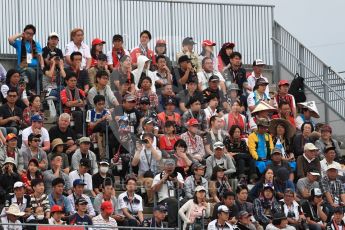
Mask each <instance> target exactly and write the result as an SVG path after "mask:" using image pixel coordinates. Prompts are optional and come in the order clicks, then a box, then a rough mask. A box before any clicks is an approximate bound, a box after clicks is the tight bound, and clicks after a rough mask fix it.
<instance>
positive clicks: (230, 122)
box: [223, 100, 247, 137]
mask: <svg viewBox="0 0 345 230" xmlns="http://www.w3.org/2000/svg"><path fill="white" fill-rule="evenodd" d="M230 106H231V107H230V108H231V109H230V112H229V113H226V114H224V116H223V120H224V122H225V124H224V125H225V128H224V129H225V130H226V131H228V132H230V130H231V127H232V126H234V125H235V126H238V127H239V128H240V129H241V136H242V137H245V136H246V135H247V134H246V133H247V118H246V117H245V116H244V115H243V114H241V107H242V103H241V102H240V101H239V100H236V101H233V102H231V104H230Z"/></svg>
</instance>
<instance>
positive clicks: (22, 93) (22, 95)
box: [0, 69, 29, 109]
mask: <svg viewBox="0 0 345 230" xmlns="http://www.w3.org/2000/svg"><path fill="white" fill-rule="evenodd" d="M9 90H15V91H17V94H18V97H16V98H15V99H16V105H17V106H18V107H20V108H21V109H25V107H27V106H29V100H28V96H27V93H26V83H25V81H24V80H21V79H20V72H19V71H18V70H15V69H10V70H8V72H7V74H6V80H5V82H4V84H2V85H1V95H0V98H1V101H2V104H5V103H6V102H7V100H8V99H10V101H13V99H12V100H11V98H8V92H9Z"/></svg>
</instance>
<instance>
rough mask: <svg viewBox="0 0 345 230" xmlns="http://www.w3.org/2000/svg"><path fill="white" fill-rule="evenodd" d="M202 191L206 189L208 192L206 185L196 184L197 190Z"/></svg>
mask: <svg viewBox="0 0 345 230" xmlns="http://www.w3.org/2000/svg"><path fill="white" fill-rule="evenodd" d="M200 191H205V192H206V189H205V187H204V186H201V185H198V186H196V188H195V192H200Z"/></svg>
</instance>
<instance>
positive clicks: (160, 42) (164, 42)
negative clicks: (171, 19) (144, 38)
mask: <svg viewBox="0 0 345 230" xmlns="http://www.w3.org/2000/svg"><path fill="white" fill-rule="evenodd" d="M159 44H164V45H166V44H167V42H166V41H165V40H163V39H159V40H157V41H156V45H159Z"/></svg>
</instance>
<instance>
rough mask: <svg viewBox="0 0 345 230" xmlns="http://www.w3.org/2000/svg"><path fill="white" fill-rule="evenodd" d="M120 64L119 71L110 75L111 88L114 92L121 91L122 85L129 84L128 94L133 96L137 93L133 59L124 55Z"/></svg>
mask: <svg viewBox="0 0 345 230" xmlns="http://www.w3.org/2000/svg"><path fill="white" fill-rule="evenodd" d="M119 62H120V64H119V67H118V68H117V69H114V70H113V72H112V73H111V75H110V87H111V90H112V91H115V90H117V91H120V89H121V84H123V83H125V82H126V83H127V84H129V86H130V87H129V88H128V90H127V91H128V92H131V93H132V94H133V93H134V92H135V89H136V88H135V87H136V86H135V81H134V75H133V73H132V72H131V71H132V67H131V58H130V57H129V56H128V55H124V56H122V57H121V59H120V60H119Z"/></svg>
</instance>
